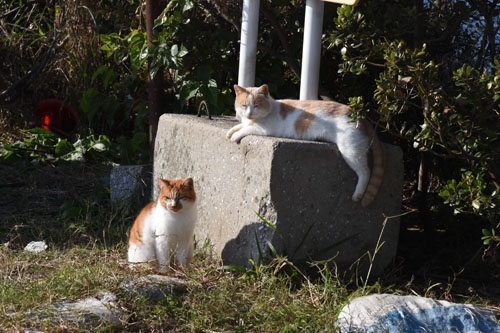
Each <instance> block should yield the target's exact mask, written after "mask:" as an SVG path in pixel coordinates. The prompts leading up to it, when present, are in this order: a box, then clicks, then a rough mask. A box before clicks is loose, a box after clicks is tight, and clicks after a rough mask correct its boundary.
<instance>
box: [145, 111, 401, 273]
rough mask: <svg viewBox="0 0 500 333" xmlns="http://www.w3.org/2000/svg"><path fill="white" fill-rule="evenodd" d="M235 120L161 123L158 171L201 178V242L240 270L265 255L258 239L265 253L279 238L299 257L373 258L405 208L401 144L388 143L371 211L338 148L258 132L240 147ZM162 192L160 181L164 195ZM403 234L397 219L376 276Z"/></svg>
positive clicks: (342, 261)
mask: <svg viewBox="0 0 500 333" xmlns="http://www.w3.org/2000/svg"><path fill="white" fill-rule="evenodd" d="M235 124H236V121H235V120H234V118H232V117H231V118H227V117H215V119H214V120H212V121H210V120H208V119H206V118H197V117H195V116H189V115H172V114H165V115H163V116H162V117H161V119H160V124H159V128H158V133H157V137H156V144H155V147H156V149H155V158H154V167H153V176H154V178H157V177H163V178H177V177H193V178H194V180H195V190H196V192H197V197H198V217H199V220H198V225H197V227H196V229H195V235H196V237H197V239H198V240H200V241H203V240H205V239H206V238H208V239H209V240H210V241H211V242H212V244H213V245H214V249H215V253H216V254H217V255H220V256H221V257H222V259H223V260H224V262H225V263H226V264H236V265H240V266H246V265H248V259H249V258H253V259H256V258H257V257H258V255H259V251H258V247H257V242H256V236H257V239H258V241H259V243H260V246H261V248H262V250H263V251H264V252H265V254H269V251H268V250H269V249H268V248H267V246H266V242H267V241H269V242H271V243H272V244H273V245H274V246H275V247H276V248H277V249H278V251H280V252H281V253H283V254H286V255H287V256H288V257H289V258H290V259H292V260H294V261H295V262H298V263H300V262H303V261H305V260H310V259H311V258H312V259H328V258H331V257H333V256H336V259H335V262H336V263H337V265H339V266H341V267H347V266H350V265H351V264H353V263H354V262H355V261H356V260H357V259H359V258H360V257H362V256H363V255H365V254H366V253H367V251H370V252H371V253H372V254H373V252H374V250H375V245H376V243H377V240H378V237H379V234H380V232H381V229H382V223H383V221H384V216H394V215H397V214H399V212H400V207H401V197H402V183H403V162H402V152H401V149H400V148H398V147H395V146H392V145H384V147H385V150H386V155H387V156H386V173H385V174H386V176H385V177H384V181H383V184H382V187H381V189H380V192H379V194H378V196H377V198H376V199H375V201H374V202H373V203H372V204H371V205H370V206H369V207H368V208H362V207H361V205H360V203H355V202H352V201H351V196H352V193H353V191H354V188H355V185H356V182H357V177H356V174H355V173H354V172H353V171H352V170H351V169H350V168H349V167H348V166H347V164H346V163H345V162H344V160H343V159H342V157H341V155H340V153H339V152H338V149H337V147H336V145H334V144H329V143H321V142H310V141H297V140H288V139H280V138H271V137H258V136H249V137H246V138H244V139H243V140H242V141H241V143H240V144H235V143H232V142H230V141H229V140H228V139H226V136H225V135H226V131H227V130H228V129H229V128H230V127H231V126H233V125H235ZM158 190H159V187H158V184H156V182H155V184H154V196H156V195H157V194H158ZM255 212H258V213H259V214H261V215H262V216H263V217H265V218H266V219H267V220H268V221H269V222H270V223H272V224H273V225H274V227H275V229H276V230H274V229H273V228H270V227H269V226H267V225H266V224H264V223H262V222H261V221H260V219H259V218H258V217H257V215H256V214H255ZM398 236H399V219H398V218H394V219H390V220H389V221H388V223H387V225H386V227H385V231H384V233H383V237H382V241H385V243H384V245H383V246H382V249H381V250H380V252H379V253H378V254H377V256H376V259H375V263H374V272H375V274H376V273H378V272H380V271H381V270H382V268H384V267H386V266H387V264H389V263H390V262H391V260H392V259H393V257H394V256H395V253H396V249H397V243H398ZM335 245H336V246H335ZM365 259H367V258H366V256H365Z"/></svg>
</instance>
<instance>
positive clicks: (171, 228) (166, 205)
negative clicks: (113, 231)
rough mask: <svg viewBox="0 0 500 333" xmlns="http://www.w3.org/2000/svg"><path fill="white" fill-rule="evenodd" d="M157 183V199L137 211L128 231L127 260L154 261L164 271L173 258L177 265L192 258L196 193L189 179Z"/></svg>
mask: <svg viewBox="0 0 500 333" xmlns="http://www.w3.org/2000/svg"><path fill="white" fill-rule="evenodd" d="M158 182H159V183H160V186H161V189H160V194H159V196H158V199H157V200H156V201H153V202H151V203H149V204H148V205H147V206H146V207H144V208H143V209H142V210H141V212H140V213H139V215H138V216H137V218H136V219H135V221H134V224H133V226H132V229H131V230H130V237H129V245H128V261H129V262H132V263H137V262H148V261H152V260H155V259H156V260H157V261H158V264H159V266H160V270H161V271H163V272H164V271H166V270H167V268H168V267H169V266H170V263H171V262H172V261H173V259H174V257H175V259H176V260H177V262H178V263H179V264H180V265H181V266H186V265H188V264H189V262H190V261H191V259H192V258H193V251H194V243H193V242H194V241H193V233H194V226H195V222H196V193H195V191H194V185H193V179H192V178H186V179H183V178H181V179H158Z"/></svg>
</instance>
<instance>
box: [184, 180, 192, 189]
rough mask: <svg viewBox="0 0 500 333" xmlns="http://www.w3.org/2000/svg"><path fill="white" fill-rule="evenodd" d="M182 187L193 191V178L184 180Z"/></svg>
mask: <svg viewBox="0 0 500 333" xmlns="http://www.w3.org/2000/svg"><path fill="white" fill-rule="evenodd" d="M182 186H184V187H186V188H188V189H193V187H194V185H193V178H186V179H185V180H184V184H182Z"/></svg>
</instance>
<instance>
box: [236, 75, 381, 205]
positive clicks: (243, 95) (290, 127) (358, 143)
mask: <svg viewBox="0 0 500 333" xmlns="http://www.w3.org/2000/svg"><path fill="white" fill-rule="evenodd" d="M234 91H235V92H236V99H235V102H234V107H235V109H236V113H237V115H239V117H240V118H241V123H240V124H238V125H236V126H234V127H233V128H231V129H230V130H229V131H228V132H227V135H226V136H227V138H229V139H231V141H233V142H239V141H240V140H241V139H242V138H244V137H245V136H247V135H262V136H274V137H282V138H292V139H302V140H318V141H328V142H334V143H336V144H337V146H338V148H339V151H340V153H341V154H342V157H343V158H344V160H345V161H346V162H347V164H348V165H349V166H350V167H351V169H353V170H354V172H356V174H357V175H358V183H357V185H356V189H355V191H354V194H353V195H352V200H353V201H360V200H361V205H362V206H363V207H366V206H368V205H369V204H370V203H371V202H372V201H373V200H374V199H375V196H376V195H377V192H378V189H379V187H380V185H381V183H382V178H383V175H384V151H383V149H382V146H381V145H380V142H379V140H378V138H377V135H376V133H375V130H374V129H373V127H372V126H371V125H370V123H369V122H368V121H366V120H359V121H357V122H356V121H350V119H351V118H350V109H349V107H348V106H347V105H344V104H340V103H337V102H333V101H314V100H306V101H298V100H291V99H283V100H275V99H273V98H272V97H271V95H269V89H268V86H267V85H262V86H260V87H252V88H243V87H240V86H238V85H235V86H234ZM370 149H371V150H372V154H373V167H372V171H371V173H370V168H369V167H368V151H369V150H370ZM370 174H371V175H370Z"/></svg>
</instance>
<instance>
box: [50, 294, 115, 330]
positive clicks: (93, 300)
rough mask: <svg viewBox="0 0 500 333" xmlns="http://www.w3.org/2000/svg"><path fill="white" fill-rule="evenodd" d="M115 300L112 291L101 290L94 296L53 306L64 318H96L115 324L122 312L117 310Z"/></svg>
mask: <svg viewBox="0 0 500 333" xmlns="http://www.w3.org/2000/svg"><path fill="white" fill-rule="evenodd" d="M116 301H117V298H116V295H114V294H113V293H111V292H102V293H100V294H99V295H97V296H96V297H89V298H85V299H81V300H78V301H75V302H69V303H61V304H57V305H54V307H53V308H54V309H55V310H57V312H58V315H59V316H60V317H61V318H64V319H69V320H77V321H82V322H90V321H92V320H93V319H94V318H98V319H100V320H105V321H107V322H110V323H112V324H115V325H120V324H121V319H122V317H123V314H122V312H121V311H120V310H118V307H117V304H116Z"/></svg>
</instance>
